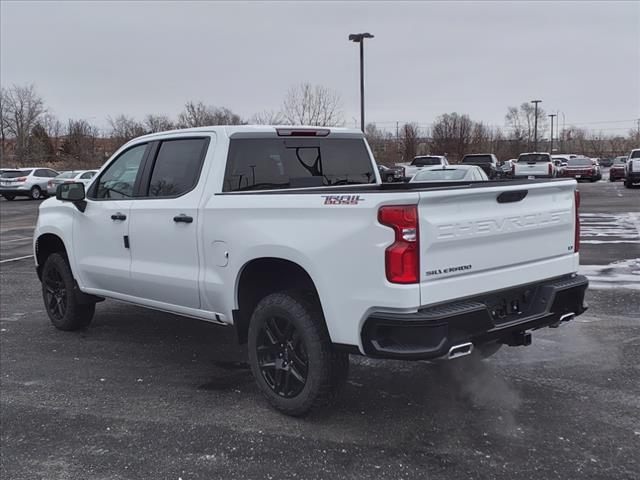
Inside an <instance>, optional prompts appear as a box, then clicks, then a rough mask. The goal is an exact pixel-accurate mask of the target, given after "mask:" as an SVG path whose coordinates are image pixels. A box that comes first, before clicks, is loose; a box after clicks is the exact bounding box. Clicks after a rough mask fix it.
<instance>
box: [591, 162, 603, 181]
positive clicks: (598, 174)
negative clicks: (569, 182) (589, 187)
mask: <svg viewBox="0 0 640 480" xmlns="http://www.w3.org/2000/svg"><path fill="white" fill-rule="evenodd" d="M591 163H593V166H594V167H595V169H596V181H597V180H602V168H600V159H599V158H592V159H591Z"/></svg>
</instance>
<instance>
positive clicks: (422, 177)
mask: <svg viewBox="0 0 640 480" xmlns="http://www.w3.org/2000/svg"><path fill="white" fill-rule="evenodd" d="M466 174H467V170H455V169H451V168H447V169H444V170H423V171H421V172H418V173H417V174H416V176H415V177H414V179H413V181H414V182H455V181H457V180H463V179H464V177H465V175H466Z"/></svg>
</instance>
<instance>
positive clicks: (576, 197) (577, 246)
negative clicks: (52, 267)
mask: <svg viewBox="0 0 640 480" xmlns="http://www.w3.org/2000/svg"><path fill="white" fill-rule="evenodd" d="M573 194H574V197H573V198H574V201H575V204H576V227H575V237H574V239H573V251H574V252H575V253H578V252H579V251H580V212H579V210H580V192H579V191H578V190H576V191H575V192H574V193H573Z"/></svg>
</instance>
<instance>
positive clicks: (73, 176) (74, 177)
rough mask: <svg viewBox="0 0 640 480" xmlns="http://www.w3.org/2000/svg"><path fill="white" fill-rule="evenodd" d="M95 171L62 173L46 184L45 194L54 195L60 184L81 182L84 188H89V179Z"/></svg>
mask: <svg viewBox="0 0 640 480" xmlns="http://www.w3.org/2000/svg"><path fill="white" fill-rule="evenodd" d="M96 172H97V170H70V171H68V172H62V173H60V174H59V175H58V176H57V177H55V178H52V179H51V180H49V182H47V194H48V195H55V194H56V188H58V185H60V184H61V183H71V182H75V181H78V182H82V183H84V184H85V186H87V187H88V186H89V183H91V179H92V178H93V176H94V175H95V174H96Z"/></svg>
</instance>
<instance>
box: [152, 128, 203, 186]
mask: <svg viewBox="0 0 640 480" xmlns="http://www.w3.org/2000/svg"><path fill="white" fill-rule="evenodd" d="M208 143H209V140H208V139H207V138H186V139H178V140H165V141H163V142H162V143H161V144H160V147H159V149H158V153H157V155H156V160H155V162H154V165H153V171H152V172H151V179H150V181H149V190H148V196H149V197H176V196H178V195H183V194H185V193H187V192H188V191H190V190H192V189H193V188H194V187H195V186H196V184H197V183H198V178H200V170H201V169H202V163H203V161H204V157H205V154H206V152H207V145H208Z"/></svg>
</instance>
